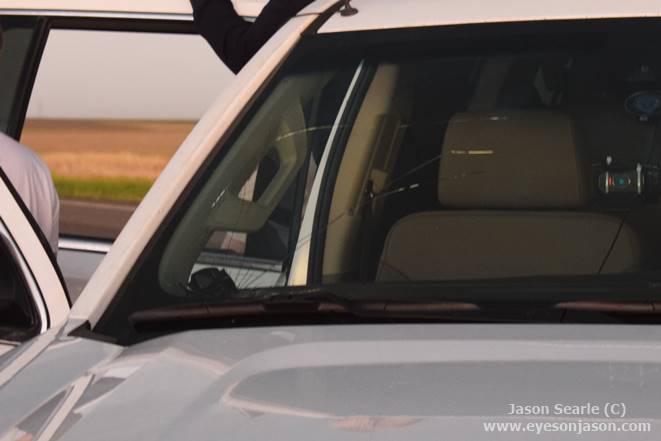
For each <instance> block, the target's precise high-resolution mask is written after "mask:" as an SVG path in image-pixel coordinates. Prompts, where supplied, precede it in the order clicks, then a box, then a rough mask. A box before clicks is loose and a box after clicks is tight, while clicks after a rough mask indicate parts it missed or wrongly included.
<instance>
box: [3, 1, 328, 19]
mask: <svg viewBox="0 0 661 441" xmlns="http://www.w3.org/2000/svg"><path fill="white" fill-rule="evenodd" d="M233 3H234V8H235V9H236V12H237V13H238V14H239V15H241V16H243V17H257V16H258V15H259V13H260V12H261V10H262V8H264V5H265V4H266V3H267V0H233ZM326 3H327V2H326V1H318V2H315V3H314V4H312V5H310V6H309V7H307V8H306V9H305V10H304V11H301V14H309V13H310V14H317V13H320V12H323V11H324V9H325V8H326ZM8 11H13V12H15V13H17V12H23V13H30V14H32V13H34V12H35V11H39V12H40V13H41V12H45V11H48V12H49V13H50V14H51V15H52V14H55V15H61V14H66V15H77V16H81V15H97V16H98V15H103V16H106V15H109V14H111V15H114V16H117V15H124V14H141V15H144V18H149V17H150V16H152V17H154V18H164V16H167V15H176V16H188V17H189V18H190V17H191V14H192V12H193V10H192V8H191V4H190V1H189V0H158V1H155V0H57V1H56V0H20V1H16V0H0V14H3V13H6V12H8Z"/></svg>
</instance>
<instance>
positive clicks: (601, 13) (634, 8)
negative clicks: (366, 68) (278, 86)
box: [319, 0, 661, 33]
mask: <svg viewBox="0 0 661 441" xmlns="http://www.w3.org/2000/svg"><path fill="white" fill-rule="evenodd" d="M351 4H352V5H353V6H354V7H355V8H357V9H358V13H357V14H355V15H353V16H349V17H346V16H342V15H340V14H335V15H334V16H332V17H331V18H330V19H329V20H328V21H327V22H326V23H325V24H324V25H323V26H322V27H321V28H320V29H319V32H320V33H331V32H347V31H364V30H376V29H389V28H408V27H423V26H440V25H455V24H468V23H493V22H521V21H538V20H567V19H597V18H620V17H622V18H624V17H658V16H660V15H661V2H659V0H553V1H547V2H540V1H533V0H504V1H489V0H443V1H439V0H352V1H351Z"/></svg>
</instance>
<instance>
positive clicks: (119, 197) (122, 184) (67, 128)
mask: <svg viewBox="0 0 661 441" xmlns="http://www.w3.org/2000/svg"><path fill="white" fill-rule="evenodd" d="M193 125H194V122H191V121H125V120H53V119H30V120H28V121H26V124H25V128H24V129H23V136H22V138H21V142H23V143H24V144H25V145H27V146H29V147H31V148H32V149H34V150H35V151H36V152H37V153H38V154H39V156H41V158H42V159H43V160H44V161H45V162H46V163H47V164H48V166H49V167H50V169H51V172H52V174H53V179H54V181H55V185H56V187H57V190H58V192H59V194H60V197H61V198H65V199H66V198H74V199H91V200H104V201H127V202H138V201H140V199H142V197H143V196H144V194H145V193H146V192H147V191H148V190H149V188H150V187H151V185H152V183H153V182H154V180H155V179H156V177H157V176H158V175H159V173H160V172H161V171H162V170H163V167H165V164H167V162H168V160H169V159H170V157H171V156H172V155H173V154H174V152H175V151H176V149H177V148H178V147H179V145H180V144H181V143H182V141H183V140H184V139H185V138H186V136H187V135H188V133H189V132H190V131H191V129H192V128H193Z"/></svg>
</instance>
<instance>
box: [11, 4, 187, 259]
mask: <svg viewBox="0 0 661 441" xmlns="http://www.w3.org/2000/svg"><path fill="white" fill-rule="evenodd" d="M0 15H2V16H7V17H13V18H16V19H26V20H27V19H36V20H37V26H38V27H39V29H38V35H35V37H34V41H33V43H32V47H31V49H30V50H31V53H30V56H29V57H30V59H29V63H28V62H26V63H25V66H24V70H23V75H22V78H23V80H22V81H21V84H20V89H19V91H18V92H17V95H16V99H15V102H14V103H13V105H12V114H11V119H10V121H11V124H10V125H9V126H8V135H9V136H11V137H13V138H14V139H17V140H18V139H20V136H21V133H22V130H23V126H24V123H25V120H26V116H27V110H28V106H29V103H30V99H31V95H32V90H33V87H34V84H35V82H36V79H37V74H38V72H39V68H40V65H41V59H42V56H43V54H44V50H45V48H46V45H47V43H48V39H49V36H50V31H51V30H60V29H62V30H90V31H110V32H140V33H165V34H170V35H174V34H197V31H196V30H195V27H194V24H193V20H192V16H190V15H183V14H147V13H114V12H107V13H83V12H80V11H52V10H12V11H3V10H0ZM9 129H11V130H9ZM112 243H113V241H112V240H107V239H104V238H95V237H88V236H76V235H69V234H64V235H60V238H59V249H60V251H62V252H64V253H75V254H78V255H80V256H87V257H88V258H89V259H92V260H100V258H101V256H104V255H105V254H107V252H108V251H109V250H110V247H111V246H112Z"/></svg>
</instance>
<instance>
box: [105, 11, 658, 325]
mask: <svg viewBox="0 0 661 441" xmlns="http://www.w3.org/2000/svg"><path fill="white" fill-rule="evenodd" d="M660 30H661V28H660V24H659V23H657V22H656V21H651V20H646V21H643V20H638V21H608V22H598V21H594V22H589V23H586V22H580V23H572V22H564V23H547V24H544V25H543V26H541V25H539V24H534V23H531V24H520V25H512V24H509V25H480V26H477V25H473V26H459V27H446V28H435V29H432V28H425V29H419V30H397V31H377V32H363V33H355V34H334V35H318V36H308V37H305V38H304V39H303V40H302V41H301V43H300V44H299V47H298V48H297V49H296V50H295V51H294V53H293V54H291V55H290V58H289V59H288V60H287V62H286V63H285V64H284V66H283V67H282V68H281V70H280V72H279V73H278V74H277V75H276V77H275V78H274V79H273V80H272V81H271V82H270V84H269V85H268V87H266V88H265V90H264V92H263V93H262V94H261V96H260V97H259V98H258V99H257V100H256V102H255V104H254V105H253V106H252V108H251V109H250V110H249V112H247V114H246V116H245V117H244V119H243V120H242V121H241V123H240V124H239V125H238V126H237V128H236V130H234V131H233V133H232V134H231V136H230V137H229V138H228V139H227V140H226V141H223V142H221V143H220V144H219V147H218V149H217V151H216V152H215V153H214V156H213V157H212V158H209V161H208V163H207V167H206V169H205V170H201V171H200V173H199V174H198V176H197V177H196V181H195V182H193V183H191V186H190V188H189V189H187V191H186V192H185V194H187V195H188V196H187V197H185V198H182V202H181V203H180V204H178V206H177V208H176V210H175V212H174V213H173V214H172V216H170V218H169V219H170V221H169V223H168V224H167V225H165V226H163V228H162V229H161V232H160V233H159V235H157V237H155V238H154V240H153V246H152V247H149V248H148V252H147V253H146V255H145V256H143V259H141V262H142V263H141V266H140V268H138V269H137V270H135V271H133V273H132V274H133V275H132V276H131V277H132V278H131V279H130V280H129V281H128V282H127V283H126V284H125V287H124V288H123V290H122V291H121V292H120V293H119V295H118V296H117V298H116V299H115V302H114V304H113V305H112V307H111V308H110V309H109V310H108V312H107V313H106V315H105V317H104V318H103V320H102V321H101V323H100V325H99V327H98V328H99V330H101V331H104V330H106V332H110V333H112V332H114V333H118V332H120V331H119V330H120V329H121V327H122V326H123V324H125V323H126V320H127V317H129V316H130V315H131V314H132V313H134V312H136V311H140V310H145V309H149V308H159V307H168V306H176V305H178V304H182V303H185V302H191V301H194V300H200V299H209V298H215V299H217V298H219V297H222V296H223V295H227V293H234V292H241V291H242V290H246V289H254V288H270V287H284V286H286V285H292V286H293V285H308V286H310V285H314V286H318V285H324V286H333V285H334V284H347V283H354V284H368V285H374V284H384V286H385V285H388V286H390V285H392V284H405V285H409V286H410V285H415V284H421V283H427V284H429V283H434V282H452V281H462V282H470V281H482V282H484V281H498V280H516V279H520V278H523V279H526V278H539V277H548V278H551V279H553V278H556V279H558V280H560V279H566V278H569V277H583V276H589V277H592V278H594V279H595V280H603V277H609V276H627V277H630V276H632V275H636V274H645V275H646V277H648V276H649V275H650V274H654V273H655V271H657V270H658V269H659V267H660V265H661V247H660V246H659V245H660V244H661V236H660V231H661V228H659V226H658V225H659V224H660V223H659V222H660V221H661V211H660V210H659V208H660V207H661V205H660V202H659V194H660V191H661V178H660V177H659V164H660V161H661V156H660V155H661V149H659V148H657V146H658V145H659V143H660V142H661V137H660V136H657V133H656V130H657V129H658V128H659V127H660V125H661V118H659V116H660V115H661V55H659V52H658V49H657V47H656V43H655V42H656V38H655V36H656V35H658V32H659V31H660ZM402 286H404V285H402ZM408 292H410V291H409V290H407V289H403V288H402V289H400V290H399V291H397V290H389V291H388V293H389V296H390V297H391V298H392V297H393V296H395V297H397V296H400V297H401V298H405V297H406V296H407V293H408ZM540 295H542V294H540ZM569 300H571V299H569ZM576 300H580V297H577V299H576ZM621 300H627V299H626V297H623V298H622V299H621ZM204 301H207V300H204Z"/></svg>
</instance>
